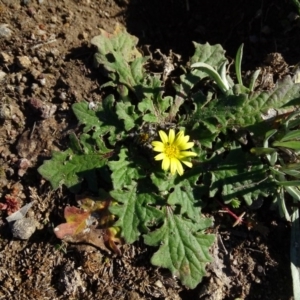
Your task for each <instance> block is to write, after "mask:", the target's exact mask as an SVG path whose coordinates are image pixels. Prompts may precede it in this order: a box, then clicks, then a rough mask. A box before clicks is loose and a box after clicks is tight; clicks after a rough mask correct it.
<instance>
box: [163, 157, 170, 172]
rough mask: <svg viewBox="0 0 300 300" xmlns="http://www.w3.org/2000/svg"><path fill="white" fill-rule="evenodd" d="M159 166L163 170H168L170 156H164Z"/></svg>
mask: <svg viewBox="0 0 300 300" xmlns="http://www.w3.org/2000/svg"><path fill="white" fill-rule="evenodd" d="M161 168H162V169H163V170H164V171H167V170H169V168H170V158H168V157H165V158H164V159H163V161H162V165H161Z"/></svg>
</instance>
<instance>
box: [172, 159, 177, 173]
mask: <svg viewBox="0 0 300 300" xmlns="http://www.w3.org/2000/svg"><path fill="white" fill-rule="evenodd" d="M177 161H178V159H177V158H171V159H170V172H171V174H172V175H175V174H176V171H177Z"/></svg>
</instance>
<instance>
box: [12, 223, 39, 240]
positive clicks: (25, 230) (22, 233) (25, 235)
mask: <svg viewBox="0 0 300 300" xmlns="http://www.w3.org/2000/svg"><path fill="white" fill-rule="evenodd" d="M35 230H36V222H35V220H33V219H31V218H23V219H20V220H17V221H16V222H15V223H14V224H13V225H12V234H13V237H14V238H16V239H20V240H28V239H29V238H30V237H31V236H32V234H33V233H34V232H35Z"/></svg>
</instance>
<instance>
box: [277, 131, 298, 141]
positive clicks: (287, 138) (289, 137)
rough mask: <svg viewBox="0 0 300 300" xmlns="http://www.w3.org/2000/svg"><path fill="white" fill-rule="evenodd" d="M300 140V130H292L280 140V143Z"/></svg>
mask: <svg viewBox="0 0 300 300" xmlns="http://www.w3.org/2000/svg"><path fill="white" fill-rule="evenodd" d="M299 138H300V130H292V131H290V132H288V133H287V134H286V135H285V136H283V137H282V138H281V139H280V142H286V141H290V140H294V139H299Z"/></svg>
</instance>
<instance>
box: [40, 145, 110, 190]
mask: <svg viewBox="0 0 300 300" xmlns="http://www.w3.org/2000/svg"><path fill="white" fill-rule="evenodd" d="M106 163H107V159H106V158H105V157H104V156H103V155H101V154H99V153H91V154H74V153H73V151H72V150H71V149H68V150H66V151H64V152H53V153H52V158H51V159H50V160H47V161H45V162H44V163H43V165H42V166H40V167H39V169H38V171H39V173H40V174H41V175H42V176H43V177H44V178H45V179H47V180H49V181H50V183H51V185H52V188H54V189H57V188H58V187H60V186H62V185H63V184H64V185H66V186H67V187H68V188H69V189H70V190H71V191H72V192H74V193H76V192H78V191H79V189H80V186H81V182H82V181H83V179H86V181H87V183H88V185H89V188H90V189H91V190H92V191H97V189H98V184H97V182H98V175H97V170H98V169H100V168H102V167H103V166H105V165H106Z"/></svg>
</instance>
